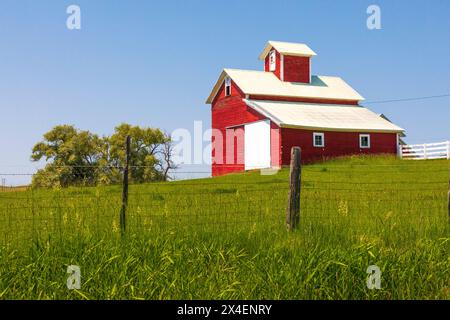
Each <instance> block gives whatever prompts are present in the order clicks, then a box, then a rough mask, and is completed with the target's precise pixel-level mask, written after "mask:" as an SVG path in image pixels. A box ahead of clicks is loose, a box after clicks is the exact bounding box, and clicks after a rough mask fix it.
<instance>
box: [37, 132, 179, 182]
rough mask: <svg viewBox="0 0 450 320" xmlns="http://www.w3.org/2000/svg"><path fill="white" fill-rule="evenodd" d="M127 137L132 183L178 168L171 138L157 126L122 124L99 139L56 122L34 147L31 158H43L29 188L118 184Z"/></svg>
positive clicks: (162, 177) (164, 176)
mask: <svg viewBox="0 0 450 320" xmlns="http://www.w3.org/2000/svg"><path fill="white" fill-rule="evenodd" d="M128 135H129V136H130V137H131V153H130V154H131V157H130V164H129V165H130V177H129V179H130V182H131V183H143V182H151V181H161V180H167V179H169V178H170V177H169V175H168V172H169V170H171V169H175V168H176V165H175V164H174V163H173V161H172V150H173V147H172V140H171V138H170V136H169V135H168V134H166V133H164V132H163V131H161V130H160V129H157V128H149V127H139V126H132V125H130V124H126V123H122V124H120V125H119V126H117V127H116V128H115V129H114V133H113V134H112V135H111V136H103V137H100V136H98V135H96V134H93V133H91V132H89V131H83V130H78V129H77V128H75V127H74V126H71V125H58V126H56V127H54V128H53V129H52V130H50V131H49V132H47V133H45V134H44V136H43V140H42V141H41V142H38V143H37V144H36V145H35V146H34V147H33V150H32V154H31V160H32V161H45V162H47V164H46V166H45V167H44V168H43V169H41V170H39V171H38V172H37V173H36V174H35V175H34V176H33V181H32V184H33V186H36V187H67V186H76V185H90V186H92V185H98V184H114V183H119V182H120V181H121V179H122V173H123V167H124V165H125V158H126V151H125V140H126V137H127V136H128ZM168 151H170V152H169V153H168Z"/></svg>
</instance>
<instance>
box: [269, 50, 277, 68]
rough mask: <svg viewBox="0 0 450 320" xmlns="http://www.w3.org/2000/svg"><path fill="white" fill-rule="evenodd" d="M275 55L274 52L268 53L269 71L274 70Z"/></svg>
mask: <svg viewBox="0 0 450 320" xmlns="http://www.w3.org/2000/svg"><path fill="white" fill-rule="evenodd" d="M276 58H277V56H276V53H275V50H272V51H270V53H269V71H275V69H276Z"/></svg>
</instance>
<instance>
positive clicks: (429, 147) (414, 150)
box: [400, 141, 450, 160]
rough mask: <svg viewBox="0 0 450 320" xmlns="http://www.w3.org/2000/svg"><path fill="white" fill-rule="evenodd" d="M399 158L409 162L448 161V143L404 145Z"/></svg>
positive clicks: (449, 148)
mask: <svg viewBox="0 0 450 320" xmlns="http://www.w3.org/2000/svg"><path fill="white" fill-rule="evenodd" d="M400 156H401V157H402V158H403V159H409V160H426V159H450V141H445V142H440V143H426V144H411V145H404V146H401V150H400Z"/></svg>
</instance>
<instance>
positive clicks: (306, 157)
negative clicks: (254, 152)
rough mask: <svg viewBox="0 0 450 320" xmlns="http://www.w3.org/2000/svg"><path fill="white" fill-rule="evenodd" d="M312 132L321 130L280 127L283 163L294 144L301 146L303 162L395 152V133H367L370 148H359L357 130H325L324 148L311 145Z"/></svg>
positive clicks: (288, 158)
mask: <svg viewBox="0 0 450 320" xmlns="http://www.w3.org/2000/svg"><path fill="white" fill-rule="evenodd" d="M313 132H321V131H310V130H302V129H290V128H282V129H281V141H282V147H281V148H282V164H283V165H288V164H289V161H290V150H291V148H292V147H294V146H299V147H301V148H302V161H303V162H305V163H308V162H312V161H317V160H323V159H327V158H331V157H337V156H344V155H352V154H382V153H387V154H396V153H397V135H396V134H395V133H369V134H370V145H371V147H370V149H360V148H359V134H360V133H359V132H331V131H328V132H327V131H325V132H324V134H325V147H324V148H317V147H314V146H313ZM322 132H323V131H322ZM361 133H365V132H361Z"/></svg>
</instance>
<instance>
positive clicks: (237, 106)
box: [211, 81, 265, 176]
mask: <svg viewBox="0 0 450 320" xmlns="http://www.w3.org/2000/svg"><path fill="white" fill-rule="evenodd" d="M243 98H244V94H243V93H242V91H241V90H240V89H239V88H238V87H237V86H236V84H235V83H234V81H232V82H231V96H228V97H225V92H224V85H222V87H221V88H220V89H219V91H218V93H217V96H216V98H215V99H214V101H213V103H212V107H211V115H212V119H211V120H212V121H211V123H212V128H213V129H218V130H220V132H221V134H222V138H223V139H222V141H218V140H217V141H216V139H214V137H213V141H212V148H213V150H212V157H213V164H212V175H213V176H218V175H223V174H227V173H231V172H239V171H243V170H244V161H243V160H244V157H243V153H244V143H242V144H236V143H235V144H234V148H233V149H234V150H227V148H226V131H227V130H226V127H229V126H237V125H240V124H245V123H248V122H254V121H258V120H262V119H265V117H263V116H262V115H260V114H258V113H257V112H256V111H254V110H253V109H251V108H250V107H248V106H247V105H246V104H245V102H243V101H242V99H243ZM240 128H241V129H242V130H236V129H233V131H234V132H235V133H236V135H237V136H236V137H235V142H236V141H237V139H242V140H243V139H244V137H243V133H244V130H243V127H240ZM219 143H222V148H223V149H222V150H223V152H222V157H220V153H218V152H216V150H215V149H217V148H220V145H218V144H219ZM238 147H239V148H238ZM228 152H235V153H234V157H233V159H234V161H232V162H233V163H227V161H226V160H227V153H228ZM216 154H217V156H216ZM239 159H241V160H242V161H238V160H239ZM228 162H229V161H228ZM239 162H240V163H239Z"/></svg>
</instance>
